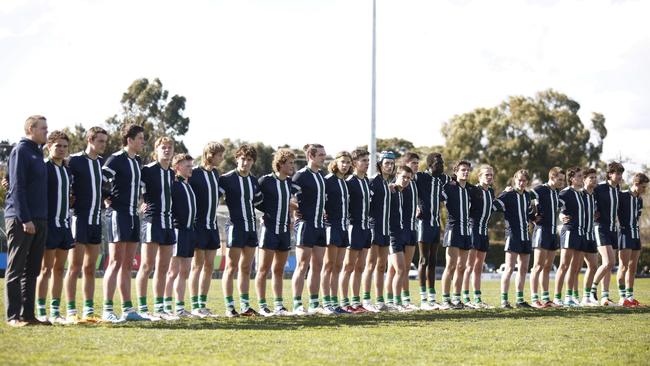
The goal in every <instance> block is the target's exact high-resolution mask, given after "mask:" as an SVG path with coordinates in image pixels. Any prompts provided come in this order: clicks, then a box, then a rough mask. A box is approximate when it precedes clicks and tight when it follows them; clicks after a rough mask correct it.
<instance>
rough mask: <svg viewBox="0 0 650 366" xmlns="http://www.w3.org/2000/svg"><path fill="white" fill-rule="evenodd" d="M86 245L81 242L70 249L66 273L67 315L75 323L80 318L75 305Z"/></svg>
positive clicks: (70, 321) (68, 319) (69, 320)
mask: <svg viewBox="0 0 650 366" xmlns="http://www.w3.org/2000/svg"><path fill="white" fill-rule="evenodd" d="M95 246H96V245H95ZM85 247H86V245H81V244H79V243H76V244H75V246H74V247H73V248H72V249H70V250H69V251H68V271H67V272H66V275H65V279H64V287H65V298H66V303H67V308H68V311H67V313H66V316H67V321H68V322H69V323H74V322H76V321H77V320H78V317H77V307H76V306H75V304H76V298H77V279H78V278H79V275H80V274H81V267H82V266H83V262H84V251H85ZM93 269H94V268H93ZM93 275H94V273H93ZM93 277H94V276H93ZM85 299H86V297H85V291H84V300H85Z"/></svg>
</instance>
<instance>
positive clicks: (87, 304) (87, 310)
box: [84, 300, 95, 316]
mask: <svg viewBox="0 0 650 366" xmlns="http://www.w3.org/2000/svg"><path fill="white" fill-rule="evenodd" d="M94 313H95V304H94V303H93V300H84V316H90V315H93V314H94Z"/></svg>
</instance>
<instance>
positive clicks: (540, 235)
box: [532, 225, 560, 250]
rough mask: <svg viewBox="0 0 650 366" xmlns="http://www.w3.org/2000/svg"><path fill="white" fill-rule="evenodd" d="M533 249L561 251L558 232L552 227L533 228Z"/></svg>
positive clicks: (536, 226)
mask: <svg viewBox="0 0 650 366" xmlns="http://www.w3.org/2000/svg"><path fill="white" fill-rule="evenodd" d="M532 242H533V248H536V249H546V250H558V249H560V242H559V240H558V236H557V232H556V231H555V230H553V227H552V226H538V225H535V227H534V228H533V240H532Z"/></svg>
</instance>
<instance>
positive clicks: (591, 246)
mask: <svg viewBox="0 0 650 366" xmlns="http://www.w3.org/2000/svg"><path fill="white" fill-rule="evenodd" d="M583 244H584V245H583V246H582V248H581V249H580V250H582V251H583V252H585V253H598V246H597V245H596V241H595V240H587V239H585V241H584V243H583Z"/></svg>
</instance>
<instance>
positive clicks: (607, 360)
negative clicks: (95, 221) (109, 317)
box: [0, 279, 650, 366]
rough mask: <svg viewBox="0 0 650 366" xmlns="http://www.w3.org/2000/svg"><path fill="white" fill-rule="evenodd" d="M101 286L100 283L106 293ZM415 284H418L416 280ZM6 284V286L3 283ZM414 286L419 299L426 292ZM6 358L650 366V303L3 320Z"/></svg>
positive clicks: (218, 307)
mask: <svg viewBox="0 0 650 366" xmlns="http://www.w3.org/2000/svg"><path fill="white" fill-rule="evenodd" d="M612 283H613V284H614V283H615V281H612ZM100 289H101V287H100V284H99V286H98V289H97V293H100V291H99V290H100ZM411 289H412V290H416V289H417V286H416V284H415V282H413V283H412V286H411ZM0 290H2V291H3V292H4V281H2V283H1V284H0ZM288 290H289V281H285V291H288ZM220 292H221V286H220V282H219V281H214V282H213V285H212V289H211V293H210V298H209V302H210V303H209V307H211V308H212V309H213V310H214V311H218V312H222V311H223V301H222V297H221V296H220ZM412 292H413V294H414V295H415V296H412V297H413V298H415V299H418V298H419V295H418V294H417V291H412ZM615 292H616V291H613V293H614V298H615V299H617V298H618V296H616V295H615ZM483 293H484V298H485V300H486V301H488V302H489V303H491V304H497V302H498V282H496V281H486V282H484V289H483ZM513 294H514V293H513V291H511V296H512V295H513ZM289 295H290V293H289V292H285V305H290V304H289V301H288V300H287V299H289V298H290V296H289ZM635 295H636V297H637V298H638V299H639V301H640V302H641V303H650V279H639V280H637V284H636V288H635ZM99 300H100V299H99V298H97V300H96V301H99ZM252 300H253V304H256V302H255V299H252ZM2 302H3V300H0V307H1V308H2V309H3V311H4V304H3V303H2ZM186 302H187V301H186ZM77 303H78V304H80V303H81V302H80V299H78V301H77ZM116 303H117V301H116ZM64 306H65V305H63V306H62V308H64ZM0 354H1V355H2V364H3V365H14V364H16V365H17V364H23V365H25V364H26V365H38V364H47V365H58V364H60V365H63V364H65V365H69V364H90V363H92V364H94V365H126V364H153V363H154V362H155V363H156V365H179V364H191V365H198V364H214V365H217V364H218V365H231V364H232V365H245V364H255V365H284V364H298V363H302V364H314V365H338V366H343V365H368V364H369V365H372V364H376V365H380V364H393V365H421V364H431V363H435V364H451V363H453V364H473V365H479V364H480V365H493V364H494V365H497V364H498V365H510V364H515V365H529V364H554V363H561V364H570V365H596V364H597V365H600V364H625V365H643V364H645V365H647V364H648V363H649V362H650V361H649V360H650V308H639V309H623V308H573V309H545V310H500V309H494V310H482V311H477V310H462V311H446V312H440V311H436V312H415V313H407V314H395V313H384V314H372V315H349V316H340V317H322V316H321V317H304V318H268V319H266V318H255V319H250V318H247V319H243V318H240V319H225V318H218V319H213V320H190V321H180V322H169V323H164V322H157V323H142V322H140V323H127V324H124V325H117V326H110V325H96V326H90V325H88V326H68V327H61V326H54V327H26V328H21V329H12V328H9V327H7V326H6V325H5V324H4V322H2V325H0Z"/></svg>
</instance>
